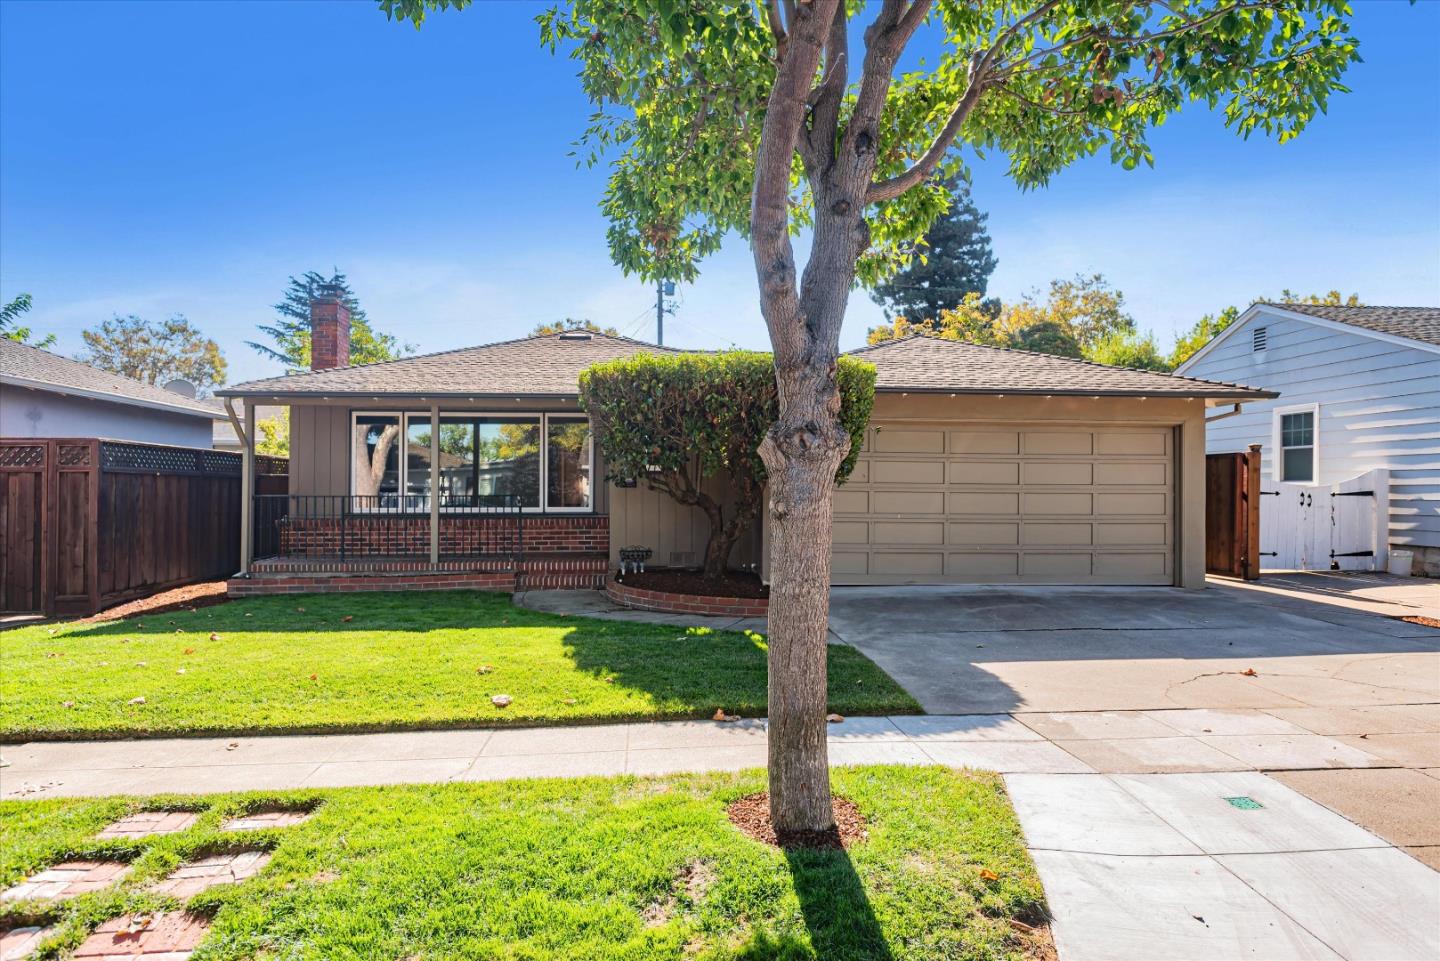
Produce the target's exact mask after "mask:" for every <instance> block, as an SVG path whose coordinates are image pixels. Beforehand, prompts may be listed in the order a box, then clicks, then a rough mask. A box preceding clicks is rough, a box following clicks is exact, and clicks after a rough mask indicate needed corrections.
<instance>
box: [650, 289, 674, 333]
mask: <svg viewBox="0 0 1440 961" xmlns="http://www.w3.org/2000/svg"><path fill="white" fill-rule="evenodd" d="M674 295H675V281H673V280H657V281H655V343H656V344H657V345H659V346H661V347H664V346H665V312H666V311H669V310H674V309H675V305H674V304H668V305H667V304H666V303H665V298H666V297H673V296H674Z"/></svg>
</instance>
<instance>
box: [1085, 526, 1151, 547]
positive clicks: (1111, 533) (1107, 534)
mask: <svg viewBox="0 0 1440 961" xmlns="http://www.w3.org/2000/svg"><path fill="white" fill-rule="evenodd" d="M1168 533H1169V528H1168V526H1167V525H1165V524H1163V523H1156V524H1096V525H1095V543H1096V544H1097V545H1100V546H1104V547H1135V546H1140V547H1150V546H1155V547H1163V546H1165V545H1166V544H1168V543H1169V539H1168V537H1167V536H1166V535H1167V534H1168Z"/></svg>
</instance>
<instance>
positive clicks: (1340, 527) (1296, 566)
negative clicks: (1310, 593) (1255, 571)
mask: <svg viewBox="0 0 1440 961" xmlns="http://www.w3.org/2000/svg"><path fill="white" fill-rule="evenodd" d="M1389 476H1390V475H1389V472H1388V471H1386V470H1383V469H1379V470H1372V471H1367V472H1366V473H1364V474H1361V475H1359V476H1358V477H1352V478H1350V479H1349V480H1345V481H1341V482H1340V483H1338V484H1287V483H1280V482H1278V481H1277V482H1272V483H1270V484H1268V485H1267V486H1268V487H1269V488H1270V489H1269V490H1266V491H1265V492H1264V496H1263V497H1262V501H1263V503H1262V505H1261V507H1262V512H1263V514H1264V524H1263V529H1264V531H1265V538H1264V543H1263V544H1262V545H1261V549H1260V556H1261V559H1262V561H1263V562H1264V566H1265V568H1266V569H1267V570H1283V571H1383V570H1385V567H1386V564H1387V561H1388V557H1387V546H1388V545H1387V540H1388V538H1387V534H1388V530H1387V527H1388V522H1389V501H1390V489H1389Z"/></svg>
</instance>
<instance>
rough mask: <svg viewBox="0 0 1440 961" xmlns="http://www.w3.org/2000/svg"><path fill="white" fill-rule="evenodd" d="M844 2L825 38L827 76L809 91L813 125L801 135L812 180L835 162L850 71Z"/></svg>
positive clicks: (839, 7)
mask: <svg viewBox="0 0 1440 961" xmlns="http://www.w3.org/2000/svg"><path fill="white" fill-rule="evenodd" d="M846 26H847V23H846V17H845V5H844V4H843V3H839V4H836V5H835V17H834V19H833V20H832V21H831V23H830V33H829V36H828V37H827V38H826V40H825V76H824V77H823V78H822V79H821V81H820V85H819V86H818V87H816V88H815V89H814V90H812V91H811V92H810V97H809V100H808V103H809V105H810V108H811V109H810V126H809V127H808V128H807V130H806V131H805V134H804V136H803V137H802V138H801V145H802V152H803V154H804V156H805V168H806V173H807V174H808V175H809V176H810V179H811V180H812V181H813V180H814V179H815V178H816V177H817V176H819V175H820V173H821V172H822V171H823V170H824V169H825V168H828V167H829V166H830V165H831V164H832V163H834V162H835V137H836V134H837V132H838V129H839V123H840V107H841V105H842V104H843V103H844V102H845V88H846V86H847V83H846V81H847V79H848V78H847V75H846V71H848V70H849V68H850V67H849V60H850V37H849V34H848V33H847V31H846V29H845V28H846Z"/></svg>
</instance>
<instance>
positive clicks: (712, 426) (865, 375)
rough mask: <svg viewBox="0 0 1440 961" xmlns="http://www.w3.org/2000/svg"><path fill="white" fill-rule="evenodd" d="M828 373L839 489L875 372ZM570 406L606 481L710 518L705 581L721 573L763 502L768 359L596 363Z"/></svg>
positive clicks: (769, 415) (848, 363)
mask: <svg viewBox="0 0 1440 961" xmlns="http://www.w3.org/2000/svg"><path fill="white" fill-rule="evenodd" d="M837 375H838V377H839V381H840V398H841V401H840V421H841V423H842V424H843V425H844V428H845V430H846V431H847V432H848V433H849V434H850V436H851V438H852V442H851V446H850V454H849V456H848V457H846V458H845V461H844V462H843V463H842V464H841V465H840V469H839V470H838V471H837V472H836V474H835V481H836V482H837V483H843V482H844V481H845V479H846V478H847V477H849V476H850V472H851V471H852V470H853V469H854V467H855V461H856V460H857V458H858V457H859V456H860V441H861V439H862V438H863V437H864V433H865V425H866V424H867V423H869V421H870V411H871V409H872V408H873V407H874V404H875V368H874V367H873V366H872V365H870V364H867V363H863V362H861V361H859V360H857V359H855V358H853V357H842V358H840V361H839V367H838V370H837ZM580 403H581V406H583V407H584V408H585V410H586V411H587V412H588V413H589V414H590V420H591V423H592V424H593V426H594V430H595V438H596V441H597V443H598V444H599V446H600V450H601V451H602V452H604V455H605V469H606V472H607V475H608V477H607V479H611V480H617V479H618V480H632V479H633V480H636V481H637V482H639V483H643V484H645V485H646V486H648V487H649V488H650V489H652V490H657V491H661V492H663V493H665V494H668V495H669V496H671V497H673V498H674V499H675V500H677V501H679V502H680V503H682V504H688V505H692V506H694V507H698V508H699V509H700V510H702V511H704V512H705V516H706V517H707V518H708V519H709V521H710V541H709V544H708V546H707V548H706V551H705V568H704V569H705V576H707V577H719V576H721V575H723V574H724V573H725V570H726V566H727V564H728V562H729V560H730V553H731V551H732V550H733V549H734V546H735V543H736V541H738V540H739V538H740V537H741V536H742V535H743V534H744V533H745V531H746V530H748V529H749V528H750V526H751V525H752V524H753V523H754V522H755V519H756V518H757V517H758V516H759V512H760V509H761V507H762V506H763V503H764V502H763V492H764V488H765V481H766V470H765V463H764V461H763V460H761V458H760V454H759V447H760V442H761V441H762V440H763V439H764V437H765V432H766V430H768V429H769V427H770V425H771V424H773V423H775V417H776V410H777V407H778V404H779V398H778V396H777V394H776V388H775V365H774V361H773V359H772V358H771V357H770V355H769V354H763V353H755V352H751V351H731V352H727V353H719V354H674V355H658V356H657V355H653V354H638V355H636V356H634V357H628V358H625V359H622V360H612V361H608V362H606V363H602V364H596V365H594V366H593V367H590V368H589V369H588V370H586V371H584V372H583V373H581V375H580ZM717 476H723V477H724V478H725V485H724V487H725V489H726V490H727V491H731V492H733V493H734V503H733V505H732V506H731V507H730V509H729V511H728V513H727V511H726V510H725V509H724V505H723V504H722V503H721V501H720V500H719V499H717V498H716V497H713V496H711V490H713V489H707V487H706V484H705V482H706V480H708V479H709V478H712V477H717Z"/></svg>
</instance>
